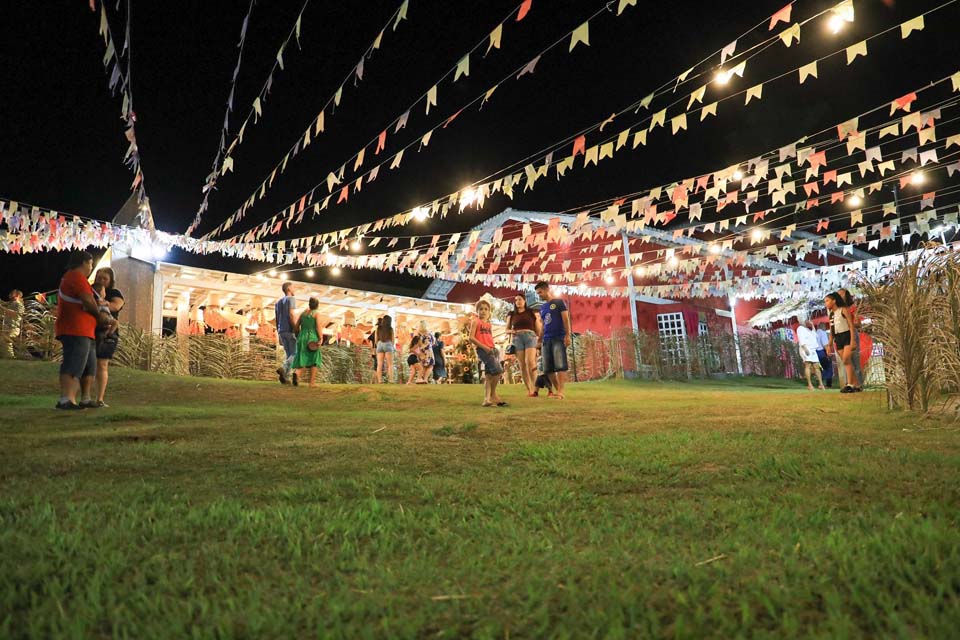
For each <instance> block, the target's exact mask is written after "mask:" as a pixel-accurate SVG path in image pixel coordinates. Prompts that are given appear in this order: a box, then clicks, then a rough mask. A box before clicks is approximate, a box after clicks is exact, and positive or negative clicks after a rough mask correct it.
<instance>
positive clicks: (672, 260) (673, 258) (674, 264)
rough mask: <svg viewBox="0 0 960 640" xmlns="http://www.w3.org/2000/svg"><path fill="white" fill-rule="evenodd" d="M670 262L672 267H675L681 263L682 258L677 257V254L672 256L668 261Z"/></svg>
mask: <svg viewBox="0 0 960 640" xmlns="http://www.w3.org/2000/svg"><path fill="white" fill-rule="evenodd" d="M668 264H669V265H670V266H671V267H675V266H677V265H678V264H680V260H678V259H677V256H673V257H672V258H670V261H669V262H668Z"/></svg>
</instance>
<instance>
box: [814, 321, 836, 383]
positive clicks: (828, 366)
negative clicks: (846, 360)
mask: <svg viewBox="0 0 960 640" xmlns="http://www.w3.org/2000/svg"><path fill="white" fill-rule="evenodd" d="M829 344H830V334H829V333H828V332H827V325H826V323H825V322H821V323H820V324H819V325H817V358H818V359H819V360H820V368H821V369H823V381H824V383H825V384H826V386H827V389H832V388H833V358H831V357H830V355H829V354H828V353H827V347H828V346H829Z"/></svg>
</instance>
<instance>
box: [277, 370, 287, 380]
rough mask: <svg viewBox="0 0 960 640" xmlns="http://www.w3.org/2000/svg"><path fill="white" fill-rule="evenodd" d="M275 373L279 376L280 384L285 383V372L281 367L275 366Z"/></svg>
mask: <svg viewBox="0 0 960 640" xmlns="http://www.w3.org/2000/svg"><path fill="white" fill-rule="evenodd" d="M277 375H278V376H279V377H280V384H287V372H286V371H284V370H283V367H277Z"/></svg>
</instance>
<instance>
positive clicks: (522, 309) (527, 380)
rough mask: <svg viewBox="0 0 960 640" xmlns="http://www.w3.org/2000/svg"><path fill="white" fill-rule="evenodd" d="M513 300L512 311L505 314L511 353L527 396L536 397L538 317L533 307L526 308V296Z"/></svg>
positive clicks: (539, 328) (518, 296)
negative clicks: (517, 365) (511, 347)
mask: <svg viewBox="0 0 960 640" xmlns="http://www.w3.org/2000/svg"><path fill="white" fill-rule="evenodd" d="M513 300H514V308H513V311H511V312H510V313H509V314H507V335H509V336H511V338H512V342H511V344H512V345H513V354H514V355H515V356H516V358H517V363H518V364H519V365H520V378H521V379H522V380H523V384H524V386H525V387H526V388H527V396H529V397H536V395H537V388H536V381H537V374H536V371H537V342H539V339H540V333H541V331H542V327H541V325H540V317H539V316H538V315H537V314H536V313H534V311H533V309H529V308H527V298H526V296H524V295H523V294H520V295H517V296H516V297H515V298H514V299H513Z"/></svg>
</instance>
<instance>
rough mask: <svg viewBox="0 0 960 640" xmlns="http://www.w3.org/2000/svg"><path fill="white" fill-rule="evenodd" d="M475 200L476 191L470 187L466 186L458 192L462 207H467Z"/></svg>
mask: <svg viewBox="0 0 960 640" xmlns="http://www.w3.org/2000/svg"><path fill="white" fill-rule="evenodd" d="M476 200H477V192H476V190H474V189H471V188H470V187H467V188H466V189H464V190H463V191H462V192H461V193H460V204H461V205H463V206H464V207H469V206H470V205H471V204H473V203H474V202H475V201H476Z"/></svg>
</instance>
